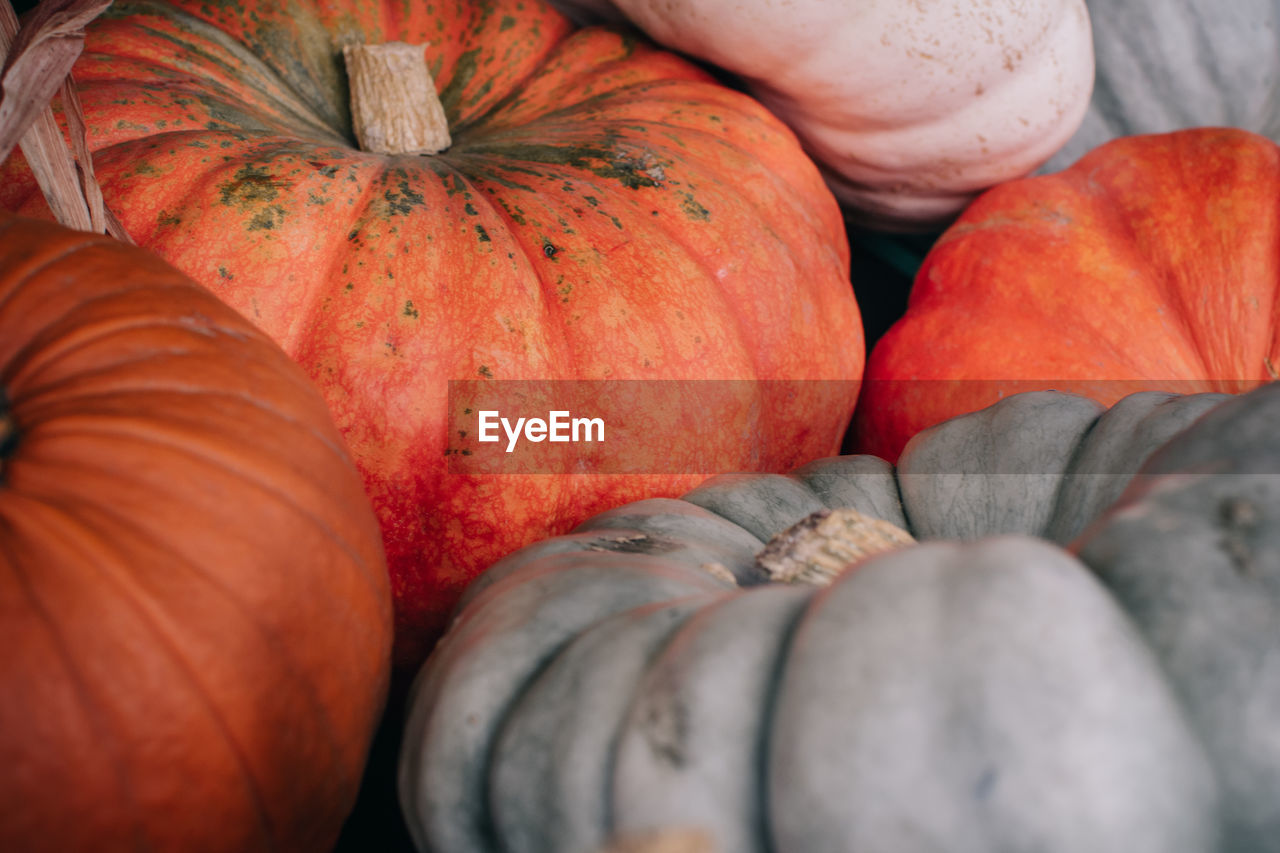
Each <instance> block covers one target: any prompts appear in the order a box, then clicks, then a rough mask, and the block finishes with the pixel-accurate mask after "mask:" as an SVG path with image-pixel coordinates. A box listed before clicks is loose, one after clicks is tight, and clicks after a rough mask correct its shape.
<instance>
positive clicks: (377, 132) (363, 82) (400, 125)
mask: <svg viewBox="0 0 1280 853" xmlns="http://www.w3.org/2000/svg"><path fill="white" fill-rule="evenodd" d="M425 48H426V45H425V44H406V43H405V42H401V41H393V42H387V43H386V44H352V45H347V46H346V47H344V48H343V49H342V56H343V58H344V59H345V60H346V64H347V77H348V78H350V82H351V120H352V123H353V124H354V125H355V131H356V140H357V141H358V142H359V143H360V149H361V150H362V151H369V152H372V153H375V154H439V153H440V152H441V151H444V150H445V149H446V148H448V147H449V145H450V144H451V143H452V140H451V139H450V138H449V120H448V119H447V118H446V117H445V114H444V107H443V106H442V105H441V104H440V96H439V95H438V94H437V93H436V84H435V81H434V80H432V79H431V72H430V71H428V70H427V58H426V56H425V55H424V53H423V50H424V49H425Z"/></svg>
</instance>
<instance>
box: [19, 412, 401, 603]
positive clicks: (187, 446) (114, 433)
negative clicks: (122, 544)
mask: <svg viewBox="0 0 1280 853" xmlns="http://www.w3.org/2000/svg"><path fill="white" fill-rule="evenodd" d="M102 396H104V397H106V396H108V394H105V393H104V394H103V395H102ZM111 396H115V397H117V398H119V397H120V396H121V394H120V393H119V392H116V393H115V394H114V395H111ZM145 396H148V397H149V396H151V395H149V394H148V395H145ZM84 399H86V397H85V396H80V397H78V398H77V400H84ZM117 420H123V418H117ZM152 420H153V421H157V422H158V421H159V417H158V416H155V417H153V419H152ZM168 421H169V422H171V423H172V424H173V425H175V426H186V425H193V426H194V427H195V428H196V430H199V429H200V427H202V426H204V424H205V422H203V421H185V422H184V421H182V420H180V419H179V418H177V417H170V418H168ZM151 425H152V424H150V423H149V424H147V426H151ZM117 426H119V424H117ZM133 426H134V427H135V429H120V428H117V429H107V428H106V427H105V425H99V426H98V428H97V429H95V430H88V431H86V430H83V429H76V430H69V429H65V428H64V429H59V430H56V431H55V430H52V429H49V428H48V427H45V428H44V431H43V432H42V437H43V436H44V435H49V436H50V437H52V438H66V437H69V436H77V435H79V436H92V437H99V438H101V437H106V438H111V439H117V440H128V441H136V442H139V443H142V444H146V445H149V446H153V447H163V448H164V449H166V450H169V451H171V452H173V453H177V454H180V455H182V456H185V457H187V458H189V459H192V460H195V461H198V462H200V463H203V464H206V465H208V466H209V467H211V468H215V469H218V470H222V471H227V472H229V473H230V474H231V475H232V476H234V477H235V479H236V480H237V481H238V482H240V483H241V484H243V485H246V486H250V487H253V488H254V489H255V490H257V491H258V492H260V493H261V494H263V495H266V496H268V497H271V498H272V499H274V501H275V502H276V503H277V504H278V505H279V506H280V507H282V508H284V509H286V510H289V511H291V512H293V513H295V514H296V515H298V516H299V517H300V518H303V519H305V520H306V521H308V522H309V523H310V524H311V526H312V527H313V528H315V529H317V530H319V531H322V532H323V533H324V534H325V535H326V536H327V538H329V539H330V540H332V541H333V542H334V543H335V544H336V545H338V546H339V547H340V548H341V550H342V551H343V552H344V553H345V554H347V556H348V557H350V559H351V562H352V564H353V565H355V566H358V567H359V568H360V570H361V571H360V574H361V575H362V577H363V579H364V581H365V582H366V584H367V585H368V586H369V592H370V597H371V598H375V597H376V596H377V589H375V587H376V586H377V585H378V580H379V579H380V578H379V577H378V576H377V575H375V573H374V572H373V571H370V567H369V566H368V565H367V564H366V563H365V561H364V560H363V559H362V558H361V556H360V553H359V552H358V551H357V550H356V549H355V548H354V547H353V546H352V545H351V543H350V542H348V541H347V539H346V537H345V536H342V535H341V534H340V531H337V530H334V529H333V528H332V526H330V525H329V524H327V523H325V522H324V521H323V520H322V519H321V518H319V517H318V516H316V515H315V513H314V512H313V511H311V510H310V509H304V508H303V507H302V506H300V505H299V502H298V501H297V500H296V499H294V496H291V495H290V494H289V493H286V492H284V491H282V490H281V489H279V488H277V487H274V486H272V485H271V484H270V483H269V482H268V481H267V480H266V479H264V478H262V477H261V476H260V475H258V474H257V473H256V472H250V471H247V470H245V468H244V466H243V465H242V464H233V463H234V462H239V461H240V460H238V459H237V458H236V457H233V456H230V455H229V454H217V455H215V454H213V453H203V452H198V451H197V449H196V448H195V447H193V446H192V443H193V441H192V440H191V439H201V438H204V436H199V435H195V436H192V437H191V439H189V440H187V441H178V440H175V439H170V435H171V433H170V432H169V431H168V430H166V431H164V432H163V433H162V432H161V431H160V430H159V429H155V430H150V431H148V432H145V433H144V432H141V431H140V429H137V428H140V427H142V426H143V425H142V424H134V425H133ZM32 428H33V427H27V429H28V430H30V429H32ZM204 443H207V442H202V444H204ZM46 464H47V463H46ZM294 473H302V474H305V473H306V472H302V471H299V470H297V469H295V471H294ZM120 520H121V522H122V523H124V522H126V521H127V519H125V518H123V517H122V518H121V519H120Z"/></svg>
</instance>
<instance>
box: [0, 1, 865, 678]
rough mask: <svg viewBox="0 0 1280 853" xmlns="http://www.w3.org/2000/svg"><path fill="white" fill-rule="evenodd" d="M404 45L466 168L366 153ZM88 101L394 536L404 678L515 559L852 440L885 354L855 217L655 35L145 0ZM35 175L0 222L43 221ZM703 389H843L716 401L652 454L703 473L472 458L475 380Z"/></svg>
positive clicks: (316, 5)
mask: <svg viewBox="0 0 1280 853" xmlns="http://www.w3.org/2000/svg"><path fill="white" fill-rule="evenodd" d="M388 41H402V42H409V43H427V44H428V46H427V47H426V58H427V64H428V66H429V68H430V70H431V71H432V73H433V76H434V78H435V81H436V85H437V87H438V89H439V91H440V96H441V100H442V102H443V104H444V107H445V111H446V113H447V115H448V118H449V123H450V127H451V131H452V135H453V145H452V146H451V147H450V148H449V149H448V150H447V151H445V152H444V153H442V154H439V155H434V156H424V155H382V154H373V153H365V152H362V151H360V150H358V148H357V143H356V140H355V138H354V136H353V131H352V123H351V118H350V108H349V104H348V83H347V78H346V75H345V71H344V69H343V64H342V55H341V49H342V47H343V46H344V45H348V44H353V43H361V42H365V43H381V42H388ZM75 76H76V81H77V83H78V84H79V87H80V96H81V98H82V99H83V102H84V109H85V113H86V116H87V119H88V124H89V128H90V139H89V143H90V147H91V149H92V150H93V151H94V152H95V154H94V159H95V167H96V169H97V173H98V177H99V179H100V180H101V182H102V185H103V189H104V192H105V195H106V199H107V202H108V204H109V205H110V206H111V207H112V208H113V210H114V211H115V213H116V214H117V215H118V216H119V218H120V219H121V220H122V221H123V223H124V225H125V226H126V228H127V229H128V231H129V232H130V234H131V235H132V236H133V238H134V239H135V240H137V241H138V242H139V243H140V244H141V245H143V246H145V247H147V248H149V249H152V250H154V251H156V252H158V253H159V254H161V255H162V256H164V257H165V258H166V259H168V260H170V261H171V262H173V263H174V264H175V265H176V266H178V267H179V268H180V269H182V270H184V271H185V272H187V273H189V274H191V275H192V276H194V277H195V278H196V279H197V280H199V281H201V282H202V283H204V284H206V285H208V286H209V287H211V288H213V289H214V290H215V291H216V292H217V293H218V294H219V295H220V296H221V297H222V298H224V299H226V300H227V301H228V302H230V303H231V304H232V305H233V306H235V307H237V308H238V309H240V310H241V311H243V312H244V313H245V314H247V315H248V316H249V317H250V318H251V319H253V320H254V321H255V322H256V323H257V324H258V325H259V326H260V327H261V328H263V329H264V330H266V331H267V332H268V333H270V334H271V335H272V336H273V337H274V338H275V339H276V340H278V341H279V342H280V343H281V344H282V345H283V346H284V347H285V349H286V350H287V351H288V352H289V353H290V354H291V355H293V356H294V357H295V358H296V359H297V360H298V361H299V362H301V363H302V364H303V365H304V366H305V368H306V369H307V371H308V373H309V374H310V375H311V376H312V378H313V379H314V380H315V381H316V382H317V383H318V384H319V385H320V387H321V389H322V390H323V392H324V394H325V397H326V398H327V400H328V402H329V405H330V407H331V409H332V411H333V414H334V417H335V418H336V419H337V421H338V423H339V425H340V426H341V428H342V431H343V433H344V436H345V438H346V440H347V442H348V443H349V444H350V446H351V448H352V450H353V452H354V454H355V456H356V459H357V461H358V463H359V466H360V468H361V470H362V472H363V475H364V477H365V482H366V486H367V488H368V491H369V494H370V495H371V497H372V499H373V501H374V504H375V506H376V509H377V511H378V514H379V516H380V518H381V521H382V525H383V532H384V537H385V543H386V548H387V554H388V560H389V563H390V571H391V575H392V582H393V589H394V593H395V598H396V603H397V620H398V621H397V643H398V648H397V655H398V659H399V660H400V661H401V662H402V663H411V662H416V660H417V659H418V658H420V656H421V654H422V653H423V651H424V650H425V648H426V647H427V645H428V644H429V643H430V642H431V641H432V639H433V638H434V637H435V636H436V635H437V634H438V632H439V630H440V629H441V628H442V627H443V625H444V623H445V620H446V618H447V613H448V611H449V609H450V607H451V606H452V604H453V602H454V600H455V598H456V595H457V592H458V591H459V590H460V589H461V588H462V586H463V585H464V584H465V583H466V581H467V580H468V579H469V578H470V577H471V576H473V575H474V574H475V573H476V572H477V571H478V570H479V569H480V568H481V567H483V566H484V565H487V564H488V563H491V562H492V561H493V560H495V559H497V558H498V557H499V556H501V555H502V554H504V553H507V552H509V551H511V550H512V549H514V548H516V547H517V546H520V545H522V544H524V543H526V542H528V541H531V540H533V539H535V538H540V537H543V536H545V535H548V534H549V533H555V532H561V531H563V530H564V529H566V528H567V527H568V526H570V525H571V524H573V523H576V522H577V521H580V520H581V519H583V518H585V517H587V516H588V515H590V514H591V513H593V512H596V511H599V510H601V509H603V508H605V507H607V506H612V505H615V504H618V503H622V502H625V501H627V500H632V499H635V498H638V497H641V496H650V495H660V494H678V493H680V492H682V491H684V490H687V489H688V488H690V487H691V486H692V485H694V484H695V483H696V482H698V481H699V480H700V479H702V477H703V476H704V475H705V474H706V473H711V472H713V471H718V470H736V469H741V468H744V467H750V468H756V469H770V470H784V469H787V468H790V467H792V466H794V465H797V464H800V463H802V462H803V461H805V460H807V459H809V458H813V457H816V456H820V455H825V454H828V453H831V452H833V451H834V450H835V449H836V448H837V446H838V442H839V440H840V436H841V433H842V431H843V428H844V426H845V425H846V424H847V419H848V416H849V414H850V412H851V410H852V405H853V397H854V395H855V390H854V386H853V383H851V382H847V380H856V379H858V378H859V377H860V375H861V369H862V363H863V347H864V345H863V339H862V331H861V323H860V319H859V315H858V311H857V306H856V304H855V302H854V299H853V295H852V289H851V287H850V284H849V280H848V273H849V270H848V248H847V245H846V242H845V237H844V231H843V228H842V223H841V219H840V214H839V211H838V207H837V205H836V204H835V202H834V199H833V198H832V197H831V195H830V194H829V192H828V191H827V190H826V189H825V188H824V186H823V183H822V180H821V178H820V176H819V174H818V172H817V170H816V168H815V167H814V166H813V164H812V163H811V161H810V160H808V159H807V158H806V157H805V155H804V154H803V153H802V151H801V149H800V147H799V145H798V143H797V142H796V140H795V139H794V137H793V136H792V135H791V134H790V132H789V131H787V130H786V129H785V128H784V126H783V125H781V124H780V123H779V122H778V121H777V120H775V119H774V118H773V117H772V116H771V115H770V114H769V113H768V112H767V111H765V110H764V109H763V108H761V107H760V106H759V105H757V104H756V103H755V102H754V101H752V100H750V99H749V98H748V97H746V96H745V95H743V94H741V93H739V92H736V91H732V90H730V89H727V88H725V87H722V86H720V85H719V84H717V83H716V82H714V80H713V79H712V78H711V77H710V76H708V75H707V74H705V73H704V72H703V71H701V70H699V69H697V68H695V67H694V66H692V65H690V64H689V63H687V62H685V61H683V60H681V59H679V58H677V57H675V56H673V55H671V54H667V53H663V52H661V51H658V50H656V49H654V48H652V47H650V46H649V45H648V44H647V43H644V42H642V41H640V40H638V38H637V37H633V36H631V35H628V34H624V33H621V32H615V31H610V30H605V29H588V30H576V31H575V30H574V29H573V27H572V26H571V25H570V24H569V23H568V22H567V21H566V20H565V19H564V18H563V17H562V16H560V14H559V13H557V12H555V11H553V10H552V9H551V8H550V7H547V6H545V5H544V4H543V3H542V2H541V0H476V2H404V0H339V2H320V0H287V2H274V0H272V2H265V0H263V2H259V0H242V2H231V1H230V0H226V2H197V1H196V0H177V2H169V3H164V2H158V0H122V2H118V3H116V4H115V5H114V6H113V8H112V9H111V10H110V11H109V12H108V14H107V15H106V16H105V17H104V18H102V19H100V20H99V21H97V22H95V23H94V24H93V26H92V27H91V28H90V30H89V34H88V41H87V45H86V50H85V54H84V56H83V57H82V58H81V60H80V61H79V63H78V64H77V66H76V68H75ZM15 159H16V158H15ZM23 168H24V167H23V166H22V165H21V164H15V165H13V166H10V167H9V169H8V171H6V172H4V173H3V174H0V178H2V184H3V188H2V189H0V204H3V205H4V206H7V207H10V208H22V209H25V210H27V211H30V212H37V211H39V209H40V207H41V205H42V203H41V202H40V201H38V200H37V199H36V198H35V196H34V193H35V189H34V185H33V183H32V182H31V180H30V179H29V177H28V176H26V175H25V173H24V171H23ZM704 378H706V379H742V380H775V379H787V380H791V379H801V380H811V379H812V380H839V381H838V382H834V383H831V384H829V385H822V386H818V387H820V388H822V389H825V390H822V391H816V392H814V393H813V394H809V395H807V396H806V395H802V399H793V396H794V388H791V389H790V393H775V389H774V386H773V385H766V384H761V385H760V386H759V389H758V391H757V392H756V397H755V399H753V400H751V401H750V403H751V406H750V408H751V411H752V414H751V417H750V420H749V421H748V422H746V423H739V424H736V425H735V428H733V429H724V430H719V431H717V430H716V429H714V426H715V424H716V422H717V418H718V415H717V412H715V411H706V412H699V411H698V405H699V403H698V401H697V399H696V395H690V399H689V401H688V405H689V407H690V409H691V411H692V412H693V413H694V414H695V415H697V416H699V417H701V418H702V420H704V421H705V422H706V423H707V424H708V425H710V426H711V427H713V428H712V429H710V430H707V431H705V432H704V433H703V434H701V435H679V434H674V433H673V434H656V435H654V436H653V437H652V442H653V446H654V447H655V448H661V450H662V452H663V453H664V454H665V455H666V457H667V458H668V459H669V460H670V461H671V464H669V465H668V466H667V467H666V470H669V471H676V472H677V473H669V474H659V473H654V472H642V473H641V474H631V475H624V474H617V473H576V474H572V475H569V474H561V473H542V474H531V475H520V476H501V475H483V476H481V475H464V474H459V473H450V472H449V470H448V467H447V465H446V454H447V452H448V451H449V450H450V444H449V440H450V434H449V432H448V430H449V427H448V424H447V422H446V418H445V412H446V394H447V383H448V382H449V380H477V379H494V380H505V379H535V380H540V379H592V380H603V379H653V380H659V379H704ZM782 391H784V392H785V391H786V389H782ZM521 414H530V413H521ZM611 414H612V415H615V416H620V414H619V413H617V412H614V413H611ZM622 414H625V413H622ZM695 456H696V458H698V459H700V460H701V461H700V463H699V464H698V465H697V466H696V468H697V471H699V472H701V473H696V472H694V471H693V470H692V463H690V470H688V473H684V472H683V470H682V465H683V463H682V461H681V460H683V459H685V458H686V457H687V458H689V459H692V458H695Z"/></svg>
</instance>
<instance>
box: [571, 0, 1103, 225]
mask: <svg viewBox="0 0 1280 853" xmlns="http://www.w3.org/2000/svg"><path fill="white" fill-rule="evenodd" d="M556 2H557V4H558V5H561V6H562V7H564V8H566V9H567V10H569V11H570V12H571V13H572V14H575V15H577V16H578V17H579V18H582V19H588V20H589V19H593V18H597V17H602V18H605V19H616V18H621V17H625V18H626V19H627V20H629V21H631V22H632V23H634V24H636V25H637V26H639V27H640V28H641V29H643V30H644V31H645V32H646V33H648V34H649V35H650V36H652V37H653V38H654V39H655V40H656V41H657V42H658V43H660V44H663V45H666V46H667V47H670V48H672V49H673V50H678V51H681V52H683V53H687V54H690V55H692V56H696V57H698V58H700V59H702V60H705V61H707V62H711V63H714V64H715V65H717V66H719V67H720V68H724V69H727V70H728V71H731V72H733V73H734V74H736V75H738V76H739V77H740V78H741V79H742V80H743V81H744V83H745V86H746V87H747V89H748V90H749V91H750V92H751V93H752V94H753V95H755V96H756V97H757V98H759V99H760V100H761V102H762V103H764V104H765V105H766V106H767V107H769V109H770V110H772V111H773V112H774V113H775V114H776V115H778V116H779V117H780V118H781V119H782V120H783V121H785V122H787V124H788V125H789V126H790V127H791V128H792V129H794V130H795V131H796V133H797V134H798V135H799V136H800V138H801V140H802V141H803V142H804V143H805V145H806V148H807V149H808V150H809V152H810V153H811V154H812V155H813V157H814V159H815V160H817V162H818V163H819V164H821V165H822V167H823V170H824V173H825V174H826V176H827V180H828V183H829V185H830V186H831V188H832V190H833V191H834V192H835V194H836V197H837V198H839V199H840V201H841V202H843V203H844V204H845V206H846V208H847V210H848V211H849V214H850V216H851V217H852V218H853V219H854V220H855V221H857V222H858V224H859V225H862V226H865V227H868V228H872V229H876V230H890V231H935V230H937V229H939V228H941V227H942V226H944V225H945V224H946V223H947V222H950V221H951V220H952V219H954V218H955V216H956V215H957V214H958V213H960V211H961V210H963V209H964V207H965V205H966V204H968V203H969V202H970V201H971V200H972V199H973V198H974V196H976V195H977V194H978V193H979V192H981V191H982V190H984V189H986V188H987V187H990V186H993V185H995V184H998V183H1001V182H1003V181H1008V180H1012V179H1014V178H1019V177H1022V176H1023V175H1026V174H1028V173H1029V172H1031V171H1032V170H1033V169H1035V168H1036V167H1037V166H1039V165H1040V164H1041V163H1043V162H1044V161H1045V160H1047V159H1049V157H1050V155H1052V154H1053V153H1054V152H1055V151H1057V150H1058V149H1059V148H1060V147H1061V146H1062V144H1063V143H1064V142H1066V141H1067V140H1068V139H1069V138H1070V137H1071V135H1072V133H1073V132H1074V131H1075V130H1076V128H1077V127H1079V125H1080V121H1081V118H1082V117H1083V116H1084V112H1085V109H1086V107H1087V106H1088V105H1089V95H1090V91H1091V88H1090V87H1091V86H1092V83H1093V72H1094V62H1093V44H1092V41H1091V39H1090V34H1091V28H1090V21H1089V13H1088V11H1087V10H1086V7H1085V3H1084V0H986V2H982V3H973V2H969V0H934V2H930V3H903V2H899V0H838V1H837V2H831V0H791V2H788V3H786V4H784V5H778V4H774V3H770V2H767V0H765V1H764V2H742V0H667V2H662V3H655V2H652V0H556Z"/></svg>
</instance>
